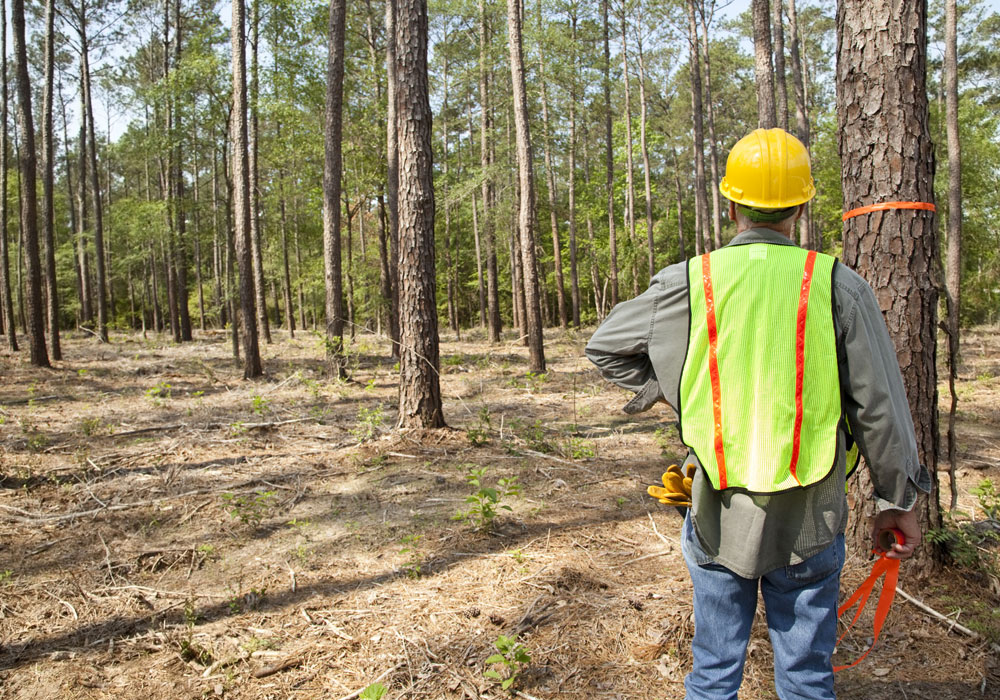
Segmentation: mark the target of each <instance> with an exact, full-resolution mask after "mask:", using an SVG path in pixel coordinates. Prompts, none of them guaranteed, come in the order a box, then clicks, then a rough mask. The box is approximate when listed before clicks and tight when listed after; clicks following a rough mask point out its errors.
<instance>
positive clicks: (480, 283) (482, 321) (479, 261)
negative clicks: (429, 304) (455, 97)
mask: <svg viewBox="0 0 1000 700" xmlns="http://www.w3.org/2000/svg"><path fill="white" fill-rule="evenodd" d="M466 115H467V118H468V122H469V153H470V158H474V157H475V156H474V155H473V153H474V151H475V144H474V143H473V136H472V135H473V134H474V133H475V132H474V131H473V127H472V101H471V100H470V101H469V102H468V103H467V105H466ZM469 196H470V198H471V199H472V237H473V241H474V242H475V247H476V288H477V289H478V291H479V325H480V327H481V328H486V307H487V304H486V283H485V278H484V276H483V253H482V239H481V236H480V235H479V211H478V210H479V205H478V204H477V203H476V190H475V188H473V189H471V190H470V192H469Z"/></svg>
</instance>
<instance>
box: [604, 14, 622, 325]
mask: <svg viewBox="0 0 1000 700" xmlns="http://www.w3.org/2000/svg"><path fill="white" fill-rule="evenodd" d="M601 15H602V17H603V20H604V25H603V27H604V66H603V67H604V147H605V148H604V161H605V162H604V165H605V178H606V179H605V183H604V185H605V188H606V190H607V198H608V254H609V255H608V257H609V261H608V280H609V282H610V284H611V306H617V304H618V236H617V233H616V231H615V154H614V143H613V142H612V140H611V41H610V36H609V29H608V0H601Z"/></svg>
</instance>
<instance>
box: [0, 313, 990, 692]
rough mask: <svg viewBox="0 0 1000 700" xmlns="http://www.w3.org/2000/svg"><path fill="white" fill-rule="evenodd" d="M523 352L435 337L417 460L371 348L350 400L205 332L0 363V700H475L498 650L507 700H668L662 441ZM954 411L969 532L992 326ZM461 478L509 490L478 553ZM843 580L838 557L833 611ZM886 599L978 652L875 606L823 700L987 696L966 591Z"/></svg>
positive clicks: (670, 563) (389, 375) (859, 576)
mask: <svg viewBox="0 0 1000 700" xmlns="http://www.w3.org/2000/svg"><path fill="white" fill-rule="evenodd" d="M546 337H547V343H546V355H547V359H548V363H549V371H548V373H547V374H545V375H541V376H535V375H532V374H530V373H528V371H527V367H528V365H527V354H526V352H525V350H524V348H523V347H521V346H520V345H519V344H517V343H515V342H507V343H504V344H502V345H499V346H494V347H491V346H490V345H489V344H488V343H486V342H485V340H484V338H483V336H482V335H481V334H477V333H475V332H473V333H469V334H467V335H466V337H465V338H464V339H463V340H462V341H455V340H452V339H450V338H449V339H446V340H445V341H444V342H443V344H442V348H441V367H442V369H441V374H442V376H441V380H442V390H443V394H444V397H445V414H446V418H447V421H448V423H449V425H450V426H451V427H450V429H447V430H440V431H428V432H423V433H419V432H399V431H394V430H392V429H391V426H392V425H393V424H394V422H395V415H396V405H397V399H398V397H397V385H396V379H395V377H396V373H395V371H394V368H393V363H392V362H391V361H390V360H389V359H387V345H386V344H385V343H384V342H383V341H381V340H379V339H377V338H375V337H373V336H364V337H358V338H357V339H356V341H355V342H354V343H353V344H352V345H351V346H350V357H349V365H350V370H351V380H350V381H337V380H331V379H329V378H327V377H326V375H325V374H324V367H323V363H322V348H323V346H322V342H320V341H319V340H318V339H317V337H316V336H315V335H312V334H309V333H298V334H296V336H295V338H294V339H290V338H289V337H288V335H287V334H286V333H284V332H277V333H276V334H275V343H274V344H272V345H268V346H263V351H264V354H265V368H266V371H267V373H268V374H267V377H266V378H265V379H263V380H261V381H255V382H246V381H242V380H241V376H242V371H241V368H240V366H238V365H237V364H236V363H234V361H233V360H232V358H231V355H230V345H229V342H228V339H227V337H226V336H225V335H224V334H223V333H221V332H219V333H214V334H213V333H208V334H205V333H198V334H197V339H196V341H195V342H193V343H187V344H184V345H175V344H173V343H171V342H169V341H168V340H167V338H166V337H155V336H152V335H151V336H150V337H149V338H148V339H143V338H142V337H141V336H139V335H125V334H119V333H114V334H113V338H112V341H113V342H112V343H111V344H109V345H99V344H96V343H95V342H94V340H93V339H92V338H85V337H83V336H79V337H74V336H71V335H70V336H68V337H66V338H65V343H64V350H63V352H64V355H65V357H66V359H65V360H63V361H61V362H56V363H54V364H55V368H54V369H51V370H38V369H34V368H31V367H30V366H29V365H28V364H27V362H26V361H25V359H24V354H21V355H12V354H11V353H9V352H7V351H5V350H4V351H0V422H2V424H0V698H3V699H7V698H60V699H62V698H65V699H71V700H75V699H78V698H79V699H83V698H116V699H118V698H141V699H143V700H168V699H169V700H177V699H178V698H202V697H226V698H244V699H247V700H250V699H253V700H264V699H273V700H278V699H281V700H284V699H286V698H316V699H319V698H322V699H324V700H327V699H332V700H341V699H347V698H354V697H356V693H357V691H360V690H361V689H363V688H365V687H366V686H368V685H369V684H371V683H373V682H375V681H380V682H381V683H383V684H384V685H385V686H387V687H388V688H389V691H388V693H387V694H386V696H385V698H386V700H396V699H397V698H447V699H454V700H458V699H461V698H493V699H499V698H501V697H505V696H507V694H506V693H505V692H503V691H501V689H500V687H499V685H498V684H497V683H496V682H494V681H492V680H491V679H489V678H488V677H486V676H485V675H484V671H486V670H487V669H488V668H492V669H494V670H497V671H499V672H501V674H502V675H503V674H505V673H506V671H505V670H504V668H503V667H502V666H500V665H494V666H489V667H488V666H487V665H486V664H485V661H486V659H487V658H488V657H489V656H490V655H491V654H494V653H495V652H496V649H495V647H494V644H495V642H497V640H498V637H499V636H500V635H514V634H517V636H518V641H519V642H520V643H522V644H523V645H524V647H525V649H526V651H527V652H528V654H529V655H530V658H531V660H530V662H529V663H527V664H525V665H524V666H523V667H522V670H521V672H520V675H519V678H518V679H517V682H516V684H515V686H514V688H515V689H517V690H518V691H519V693H520V697H522V698H537V699H538V700H549V699H555V698H582V699H590V698H618V699H620V700H647V699H650V700H651V699H653V698H657V699H661V700H662V699H664V698H666V699H673V698H681V697H683V695H684V690H683V677H684V674H685V673H686V671H687V670H688V668H689V666H690V641H691V634H692V631H693V624H692V618H691V602H690V601H691V590H690V588H691V587H690V582H689V578H688V574H687V571H686V569H685V566H684V563H683V559H682V557H681V552H680V546H679V540H678V535H679V531H680V525H681V518H680V516H679V515H678V514H677V512H676V511H674V509H672V508H667V507H665V506H661V505H660V504H658V503H656V502H655V501H654V500H653V499H651V498H649V497H647V496H646V495H645V486H646V485H647V484H652V483H656V482H657V480H658V477H659V475H660V473H661V472H662V471H663V470H664V469H665V467H666V465H668V464H670V463H671V462H675V461H679V460H680V459H681V457H682V455H683V453H684V450H683V448H682V446H681V444H680V443H679V442H678V440H677V432H676V429H675V428H674V426H673V424H672V421H673V416H672V414H671V413H670V411H669V410H668V409H663V410H653V411H650V412H649V413H646V414H643V415H641V416H638V417H628V416H626V415H624V414H623V413H622V412H621V410H620V409H621V406H622V405H623V404H624V403H625V401H626V400H627V398H628V397H627V396H626V395H625V393H624V392H623V391H621V390H619V389H616V388H614V387H611V386H610V385H608V384H606V383H605V382H603V381H602V380H601V378H600V377H599V375H598V374H597V372H596V371H595V370H594V369H593V368H592V367H591V366H590V364H589V363H588V362H587V361H586V360H585V358H584V357H583V347H584V345H585V342H586V339H587V338H588V337H589V333H588V332H582V333H573V332H569V333H560V332H558V331H552V330H549V331H547V333H546ZM958 392H959V394H960V396H961V399H962V401H961V404H960V413H959V423H958V443H959V453H960V469H959V472H958V484H959V491H960V492H959V498H958V501H959V506H960V509H961V510H963V511H965V512H966V513H968V514H975V515H974V517H976V518H978V519H980V520H981V519H983V517H984V516H983V512H982V511H981V510H979V509H978V506H977V504H978V500H977V498H976V496H975V495H973V494H972V493H970V489H972V488H973V487H975V486H976V485H977V484H979V483H980V482H981V481H982V480H983V479H984V478H987V477H988V478H991V479H992V480H993V482H994V483H997V484H1000V329H997V328H988V329H985V328H980V329H974V330H971V331H969V332H967V333H966V334H965V336H964V365H963V366H962V368H961V373H960V381H959V385H958ZM941 393H942V406H946V405H947V404H946V400H945V397H946V396H947V391H946V387H945V386H944V385H942V392H941ZM942 423H943V422H942ZM473 469H485V472H484V473H482V474H481V480H482V482H483V485H484V486H490V487H493V486H496V485H497V483H498V480H499V479H501V478H503V479H513V478H514V477H516V479H517V481H516V486H518V487H519V490H520V493H519V494H508V495H506V496H504V495H502V494H501V496H500V503H499V504H497V505H499V506H509V507H510V508H511V510H509V511H508V510H506V509H504V508H500V509H499V510H498V512H497V514H496V515H495V517H494V518H493V519H492V523H491V524H492V528H490V529H477V528H476V525H477V524H478V523H477V521H476V518H475V513H473V514H472V517H470V518H467V519H465V520H455V519H453V516H455V515H456V514H457V513H459V512H462V511H469V509H470V508H472V507H473V506H474V505H475V504H471V503H467V502H466V499H467V497H468V496H469V495H470V494H472V493H473V492H474V491H476V488H475V487H473V486H472V485H471V484H470V482H469V477H470V475H471V472H472V470H473ZM941 476H942V497H941V501H942V504H944V505H945V506H947V503H948V498H949V490H948V485H947V482H948V479H947V475H946V474H945V473H943V472H942V473H941ZM508 488H510V487H509V486H508ZM502 490H503V489H501V491H502ZM483 505H484V506H485V507H487V508H488V506H489V505H490V504H489V502H488V499H487V502H486V503H484V504H483ZM480 514H481V515H484V516H485V517H484V518H482V519H481V522H482V524H484V525H485V524H487V523H488V522H489V521H490V520H491V519H490V518H489V517H488V516H490V513H489V512H486V513H483V511H482V509H480ZM870 567H871V562H870V561H869V560H868V559H866V558H861V557H851V558H849V559H848V562H847V564H846V567H845V572H844V582H843V590H844V591H845V592H847V591H850V590H853V589H854V588H856V587H857V585H858V584H859V583H860V582H861V581H862V580H863V578H864V577H865V576H866V574H867V571H868V570H869V569H870ZM901 586H902V587H903V588H904V589H905V590H906V591H907V592H908V593H910V594H911V595H913V596H915V597H916V598H918V599H920V600H922V601H923V602H925V603H926V604H927V605H929V606H931V607H932V608H934V609H936V610H938V611H940V612H942V613H944V614H945V615H949V616H950V617H951V618H952V619H954V620H957V621H958V622H959V623H961V624H963V625H966V626H968V627H971V628H972V629H974V630H976V631H978V632H980V633H981V634H984V635H985V636H986V639H984V638H982V637H980V638H969V637H965V636H961V635H959V634H958V633H957V632H956V631H954V630H949V629H948V626H947V625H946V624H943V623H941V622H939V621H937V620H935V619H933V618H931V617H929V616H928V615H927V614H925V613H924V612H921V611H920V610H919V609H918V608H916V607H915V606H913V605H911V604H910V603H908V602H906V601H905V600H903V599H901V598H900V597H897V599H896V604H895V605H894V607H893V609H892V612H891V614H890V616H889V619H888V622H887V625H886V628H885V630H884V631H883V633H882V637H881V638H880V640H879V642H878V646H877V647H876V649H875V650H874V651H873V652H872V654H871V655H869V657H868V658H867V659H866V660H865V661H863V662H862V663H861V664H860V665H859V666H858V667H857V668H855V669H853V670H850V671H845V672H843V673H840V674H838V676H837V685H838V692H839V697H841V698H844V699H848V698H849V699H858V700H860V699H862V698H864V699H865V700H869V699H872V698H900V699H906V700H913V699H915V698H927V699H933V700H946V699H948V698H956V699H957V698H961V699H962V700H969V699H970V698H979V697H989V698H1000V668H998V666H997V665H996V664H997V660H996V659H997V655H996V654H995V653H993V652H992V651H991V649H992V648H995V647H991V646H990V644H991V642H992V643H996V642H998V641H1000V599H998V596H997V592H996V589H995V586H996V582H995V581H994V582H993V583H992V587H991V582H990V581H989V579H988V577H984V576H977V575H975V572H972V571H970V570H968V569H957V568H945V569H944V570H943V571H942V572H941V573H940V574H938V575H935V576H934V577H932V578H925V579H917V577H915V576H913V575H909V574H908V570H907V565H906V564H904V566H903V569H902V578H901ZM856 629H857V630H858V631H857V632H852V634H851V635H849V636H848V637H847V639H846V640H845V641H844V643H843V645H842V649H841V650H839V651H838V655H837V660H838V661H840V660H850V659H852V658H854V657H856V656H857V655H858V654H859V653H861V652H862V651H863V650H864V649H865V648H866V647H867V644H868V641H869V640H868V636H869V635H870V634H871V629H872V627H871V617H870V614H869V613H866V615H865V617H864V618H863V620H862V621H861V622H859V624H858V627H857V628H856ZM771 668H772V666H771V651H770V644H769V643H768V641H767V634H766V626H765V624H764V621H763V612H762V610H761V611H758V618H757V620H756V622H755V626H754V633H753V638H752V641H751V645H750V650H749V659H748V662H747V671H746V678H745V681H744V686H743V693H742V696H743V697H745V698H750V699H756V698H772V697H774V685H773V681H772V678H771V675H772V671H771Z"/></svg>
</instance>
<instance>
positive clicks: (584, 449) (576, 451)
mask: <svg viewBox="0 0 1000 700" xmlns="http://www.w3.org/2000/svg"><path fill="white" fill-rule="evenodd" d="M563 452H564V453H565V454H567V455H568V456H569V457H571V458H573V459H588V458H590V457H593V456H594V455H595V454H596V452H595V451H594V443H593V442H591V441H590V440H585V439H584V438H580V437H571V438H569V439H568V440H566V446H565V448H564V450H563Z"/></svg>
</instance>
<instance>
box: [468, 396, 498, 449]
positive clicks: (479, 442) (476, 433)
mask: <svg viewBox="0 0 1000 700" xmlns="http://www.w3.org/2000/svg"><path fill="white" fill-rule="evenodd" d="M491 429H492V426H491V425H490V407H489V406H482V407H480V409H479V423H478V424H477V426H476V427H475V428H470V429H469V430H467V431H466V433H465V435H466V437H468V438H469V442H471V443H472V445H473V447H481V446H483V445H485V444H487V443H488V442H489V441H490V430H491Z"/></svg>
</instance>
